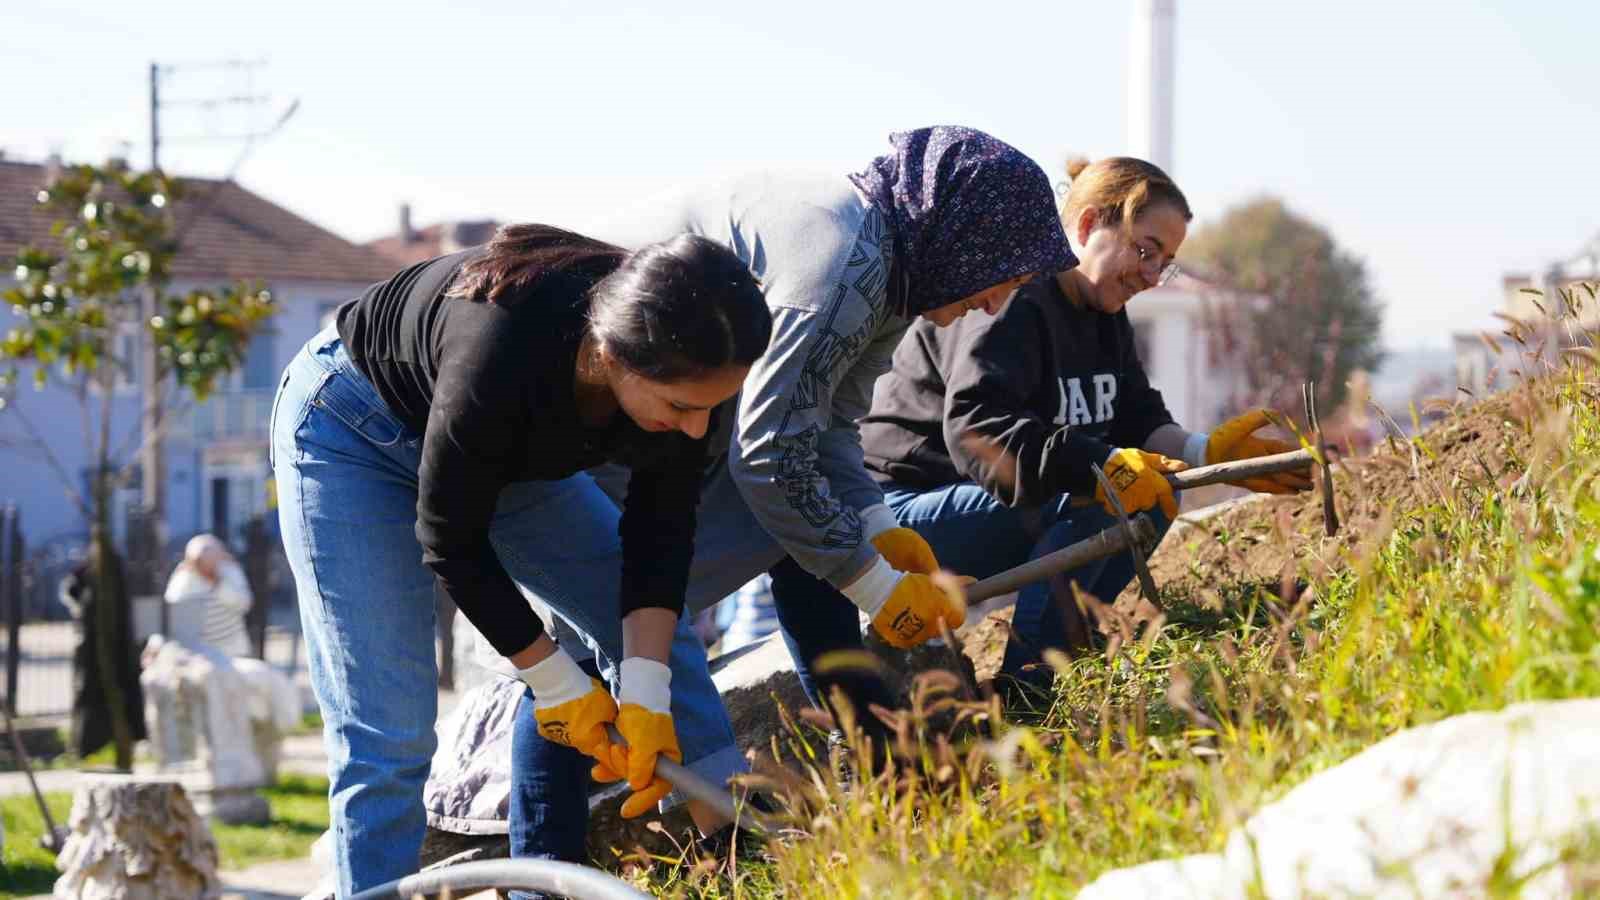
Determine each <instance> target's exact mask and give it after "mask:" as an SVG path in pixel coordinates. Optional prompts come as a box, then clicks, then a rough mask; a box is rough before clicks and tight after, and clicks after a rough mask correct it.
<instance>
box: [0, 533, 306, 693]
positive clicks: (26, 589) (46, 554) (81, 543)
mask: <svg viewBox="0 0 1600 900" xmlns="http://www.w3.org/2000/svg"><path fill="white" fill-rule="evenodd" d="M125 535H126V542H125V546H124V547H123V548H122V550H123V552H124V556H125V560H124V564H125V573H126V576H127V581H126V583H127V587H128V593H129V597H130V602H131V605H132V608H131V610H130V612H131V617H132V624H133V639H134V640H135V641H136V642H142V641H143V640H144V639H145V637H146V636H148V635H150V634H153V633H157V632H162V631H164V630H165V627H166V622H165V615H164V614H165V612H166V604H165V603H164V602H162V598H161V592H162V589H163V587H164V586H165V583H166V575H167V574H168V573H170V572H171V570H172V567H173V566H174V565H175V564H176V563H177V561H178V558H179V557H180V556H181V555H182V548H183V543H184V540H187V538H184V539H183V540H176V541H162V540H161V539H160V537H159V531H158V530H157V528H156V522H155V520H154V519H153V518H152V517H150V516H149V515H147V514H146V513H144V512H143V511H141V510H133V511H130V513H129V515H128V519H127V522H126V530H125ZM238 552H239V560H240V563H241V564H243V566H244V568H245V572H246V574H247V576H248V577H249V580H250V583H251V588H252V590H253V592H254V593H255V596H256V604H255V608H253V609H252V610H251V612H250V614H249V615H248V617H247V619H246V624H247V628H248V630H249V633H250V637H251V641H252V643H253V644H254V645H255V646H256V647H257V648H259V649H258V651H257V652H258V655H259V656H260V657H261V658H263V659H265V660H267V661H268V662H270V663H273V664H274V665H275V666H277V667H278V668H279V669H280V670H282V671H284V672H286V673H287V674H289V675H290V677H292V678H297V679H303V677H304V675H303V672H302V671H301V670H302V668H303V666H304V658H303V650H302V649H301V646H300V643H301V642H300V634H299V627H298V620H297V618H296V617H295V615H294V607H293V597H294V594H293V585H292V580H291V579H290V577H289V575H288V565H287V561H286V560H284V559H283V550H282V547H281V546H280V545H279V544H278V541H277V538H276V536H275V535H272V534H269V533H268V532H267V529H266V528H265V527H264V523H261V522H256V523H251V525H250V527H248V528H247V529H246V536H245V546H243V547H240V548H238ZM87 555H88V536H87V535H86V534H83V533H81V532H71V533H64V534H59V535H53V536H51V537H48V538H46V539H44V540H42V541H39V542H37V543H36V544H34V545H33V546H29V544H28V542H26V541H25V540H24V537H23V526H22V517H21V513H20V511H19V510H18V509H17V508H16V506H14V505H5V506H0V661H3V663H4V670H3V685H0V687H3V689H4V697H3V702H4V703H5V704H6V708H7V710H8V711H9V712H10V713H11V714H12V715H17V716H36V717H56V716H65V715H68V714H69V713H71V711H72V701H73V653H74V651H75V650H76V648H77V646H78V644H79V642H80V640H81V624H80V622H79V621H78V619H77V618H76V615H75V613H74V611H73V610H72V609H71V607H70V603H69V602H66V601H64V600H63V598H62V596H61V594H60V586H61V582H62V580H63V579H65V578H66V577H67V575H69V574H70V573H71V572H72V571H73V570H74V569H76V568H78V567H79V566H81V565H82V564H83V562H84V560H85V559H86V558H87Z"/></svg>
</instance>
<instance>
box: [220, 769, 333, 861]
mask: <svg viewBox="0 0 1600 900" xmlns="http://www.w3.org/2000/svg"><path fill="white" fill-rule="evenodd" d="M262 794H264V795H265V796H266V798H267V802H268V803H270V804H271V805H272V820H271V821H270V822H267V823H266V824H265V825H213V826H211V833H212V834H213V835H215V836H216V838H217V849H218V851H219V852H220V853H221V856H222V867H223V868H224V869H242V868H244V867H246V866H253V865H255V864H256V863H260V862H268V861H270V860H275V859H300V858H302V857H306V856H309V855H311V844H312V842H314V841H315V840H316V839H317V838H318V837H320V836H321V835H322V832H324V831H326V830H327V828H328V779H326V778H322V777H320V776H319V777H307V776H304V775H285V776H283V777H281V778H279V779H278V783H277V784H276V785H275V786H273V787H270V788H267V789H266V790H264V791H262Z"/></svg>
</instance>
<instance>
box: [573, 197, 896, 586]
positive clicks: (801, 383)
mask: <svg viewBox="0 0 1600 900" xmlns="http://www.w3.org/2000/svg"><path fill="white" fill-rule="evenodd" d="M685 231H688V232H693V233H695V234H701V235H704V236H706V237H709V238H711V239H712V240H715V241H718V242H720V243H723V244H726V245H727V246H729V247H731V248H733V250H734V252H735V253H737V254H738V255H739V257H740V258H741V259H743V260H744V261H745V263H746V264H747V265H749V266H750V270H751V271H752V272H753V273H754V274H755V276H756V277H757V278H758V279H760V281H761V283H762V286H763V288H764V290H765V292H766V297H767V306H768V307H769V308H770V309H771V310H772V343H771V345H770V346H769V348H768V350H767V353H766V355H765V356H763V357H762V358H761V360H760V361H758V362H757V363H756V365H755V366H754V368H752V369H751V371H750V375H749V377H748V378H746V379H745V383H744V389H743V391H742V392H741V394H740V395H739V396H738V397H736V398H735V399H734V400H733V401H730V402H731V403H732V404H734V405H735V406H736V412H735V413H734V414H733V415H731V416H730V415H729V414H728V411H727V410H726V409H725V410H724V411H723V414H722V415H721V416H720V418H721V419H722V421H723V422H724V424H725V425H726V424H731V425H732V428H731V434H730V435H729V443H727V444H726V445H725V446H726V447H727V449H728V451H729V457H728V467H727V470H726V471H727V473H728V475H727V476H725V477H731V478H732V479H733V481H734V484H735V485H736V486H737V487H738V489H739V493H740V494H741V495H742V496H743V497H744V499H745V502H746V503H748V504H749V505H750V509H751V511H752V512H753V513H754V514H755V516H756V519H757V520H758V521H760V522H761V524H762V525H763V527H765V528H766V530H767V531H768V532H769V533H770V534H771V535H772V536H773V537H774V538H775V539H777V541H778V542H779V543H780V544H781V545H782V546H783V548H784V550H786V551H787V552H788V553H789V554H790V555H791V556H793V557H794V559H795V561H796V562H798V563H800V565H801V566H803V567H804V568H805V569H806V570H807V571H809V572H811V573H812V574H814V575H816V576H818V577H820V578H824V579H827V580H828V581H829V582H830V583H832V584H834V585H836V586H838V585H843V584H846V583H848V582H850V581H851V580H852V579H853V578H855V577H856V576H857V575H858V574H860V573H861V572H862V570H864V569H865V568H866V567H867V566H868V564H869V563H871V562H872V560H873V559H874V558H875V557H876V556H877V551H876V550H875V549H874V548H873V547H872V545H871V543H870V542H868V541H866V540H863V532H864V529H863V520H862V516H861V511H862V510H865V509H868V508H869V507H872V506H875V505H878V504H881V503H882V502H883V492H882V490H881V489H880V488H879V487H878V486H877V484H875V483H874V482H873V480H872V478H871V477H870V476H869V475H868V474H867V472H866V470H865V468H864V467H863V465H862V453H861V439H860V435H859V433H858V431H857V427H856V420H857V419H859V418H860V417H861V416H863V415H865V414H866V412H867V409H868V407H869V405H870V403H871V399H872V385H873V382H874V381H876V380H877V378H878V376H879V375H882V374H883V373H884V372H887V371H888V370H889V365H890V360H891V358H892V356H893V353H894V348H895V345H896V344H897V343H899V341H900V336H901V335H902V334H904V332H905V330H906V327H907V326H908V325H909V324H910V321H909V320H908V319H905V318H901V317H899V316H895V315H893V314H891V313H890V312H889V304H888V299H887V293H886V290H887V287H888V283H889V264H890V254H891V246H890V240H889V236H888V234H887V233H886V225H885V222H884V217H883V216H882V214H880V213H879V212H878V210H877V209H875V208H874V207H872V206H871V205H869V204H868V203H867V202H866V201H865V199H863V198H862V196H861V195H860V193H859V192H858V191H857V190H856V188H855V187H854V186H853V185H852V184H851V183H850V180H849V179H848V178H846V177H845V176H843V175H811V174H786V173H761V174H756V175H750V176H745V177H742V178H737V179H734V180H731V181H727V182H722V183H718V184H715V185H712V186H709V187H705V188H701V189H696V190H689V191H685V192H681V193H679V194H678V195H676V196H674V197H672V198H669V199H667V200H665V201H662V200H656V201H653V202H651V203H650V204H648V206H647V207H646V208H645V209H644V210H642V211H641V212H640V214H638V215H633V216H629V217H628V218H627V219H626V220H625V221H618V222H616V223H614V224H612V225H609V226H601V227H599V228H597V229H594V230H592V232H591V233H592V235H593V236H594V237H597V238H600V239H602V240H607V241H611V242H612V243H615V244H618V245H620V246H623V247H629V248H633V247H638V246H640V245H642V244H646V243H650V242H652V241H659V240H664V239H666V238H669V237H672V236H673V235H676V234H680V233H682V232H685ZM714 446H717V445H715V444H714Z"/></svg>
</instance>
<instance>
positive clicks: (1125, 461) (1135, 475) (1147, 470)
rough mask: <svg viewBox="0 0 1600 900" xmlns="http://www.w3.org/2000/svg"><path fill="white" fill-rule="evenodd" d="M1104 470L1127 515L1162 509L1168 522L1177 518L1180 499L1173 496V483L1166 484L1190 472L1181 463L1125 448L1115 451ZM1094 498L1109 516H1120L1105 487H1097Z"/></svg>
mask: <svg viewBox="0 0 1600 900" xmlns="http://www.w3.org/2000/svg"><path fill="white" fill-rule="evenodd" d="M1101 468H1102V470H1103V471H1104V472H1105V475H1106V481H1109V482H1110V483H1111V488H1112V490H1114V491H1116V492H1117V500H1118V501H1120V502H1121V504H1122V508H1123V509H1124V510H1126V511H1127V513H1128V515H1130V516H1131V515H1133V514H1134V513H1136V512H1143V511H1144V510H1147V509H1150V508H1152V507H1155V506H1160V507H1161V511H1162V512H1164V513H1166V514H1167V519H1168V520H1169V521H1170V520H1172V519H1176V518H1177V517H1178V498H1177V497H1176V496H1175V495H1174V494H1173V492H1172V482H1170V481H1168V480H1167V475H1169V474H1173V473H1176V472H1181V471H1183V470H1184V469H1186V468H1188V466H1186V465H1184V464H1183V462H1182V461H1180V460H1176V459H1168V458H1167V457H1165V456H1162V455H1161V454H1159V453H1151V452H1150V451H1148V450H1139V449H1137V448H1128V447H1124V448H1121V449H1118V450H1116V451H1113V452H1112V454H1111V456H1110V457H1108V458H1107V459H1106V461H1105V465H1104V466H1102V467H1101ZM1094 498H1095V499H1096V500H1099V501H1100V505H1101V506H1102V507H1104V508H1105V511H1106V514H1107V515H1110V516H1115V515H1116V514H1117V508H1116V506H1114V505H1113V504H1112V503H1111V501H1110V500H1109V499H1108V498H1107V497H1106V489H1105V485H1103V484H1097V485H1095V488H1094Z"/></svg>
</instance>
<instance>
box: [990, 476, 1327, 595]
mask: <svg viewBox="0 0 1600 900" xmlns="http://www.w3.org/2000/svg"><path fill="white" fill-rule="evenodd" d="M1316 465H1319V463H1318V462H1317V458H1316V455H1315V454H1313V453H1312V452H1311V451H1310V450H1305V449H1300V450H1290V451H1288V452H1287V453H1274V454H1273V455H1271V456H1258V457H1255V458H1254V459H1241V460H1237V461H1234V462H1223V463H1216V464H1214V465H1209V466H1197V467H1195V468H1193V469H1184V470H1183V471H1182V472H1176V473H1174V474H1171V475H1168V476H1167V480H1168V481H1170V482H1172V486H1173V487H1174V488H1177V489H1180V490H1181V489H1183V488H1195V487H1204V486H1205V485H1208V484H1221V483H1223V482H1227V481H1241V480H1243V479H1246V478H1259V477H1261V476H1263V475H1276V474H1278V473H1279V472H1293V471H1296V470H1298V469H1305V468H1309V467H1312V466H1316ZM1329 481H1330V479H1326V478H1325V479H1324V480H1323V484H1324V491H1325V492H1326V491H1327V487H1326V485H1327V484H1328V483H1329ZM1323 500H1324V502H1325V503H1328V504H1330V505H1331V496H1328V495H1326V494H1325V496H1324V497H1323ZM1096 502H1097V501H1095V500H1091V499H1088V498H1084V499H1080V500H1075V501H1073V505H1075V506H1088V505H1091V504H1094V503H1096ZM1127 523H1128V526H1129V528H1131V530H1132V533H1133V536H1134V539H1135V540H1137V541H1138V542H1139V543H1140V544H1142V545H1143V546H1144V549H1145V551H1146V552H1148V551H1149V548H1150V546H1151V545H1152V544H1154V543H1155V538H1156V528H1155V523H1153V522H1151V521H1150V517H1149V516H1146V515H1144V514H1143V513H1138V514H1136V515H1134V516H1132V517H1131V518H1130V519H1128V520H1127ZM1126 535H1127V532H1126V531H1124V529H1123V526H1122V523H1121V522H1120V521H1119V522H1118V523H1117V524H1116V525H1113V526H1111V527H1110V528H1107V529H1105V530H1104V531H1102V532H1100V533H1099V534H1096V535H1094V536H1093V537H1090V538H1087V539H1085V540H1082V541H1079V542H1077V543H1076V544H1073V545H1071V546H1069V547H1063V548H1061V549H1060V550H1057V551H1055V552H1053V553H1047V554H1045V555H1044V556H1041V557H1039V558H1038V559H1034V560H1029V561H1028V562H1025V563H1023V564H1022V565H1020V566H1017V567H1016V568H1012V569H1007V570H1005V571H1004V572H1001V573H1000V574H998V575H991V576H990V577H988V578H985V579H983V580H982V581H976V582H973V583H972V584H970V585H967V602H968V603H977V602H979V601H982V600H988V599H990V598H991V597H998V596H1000V595H1002V594H1009V593H1011V592H1012V591H1014V590H1016V589H1018V588H1020V587H1023V586H1025V585H1029V584H1032V583H1033V582H1035V581H1043V580H1044V579H1046V578H1049V577H1050V576H1051V575H1055V574H1057V573H1058V572H1067V571H1070V570H1072V569H1076V568H1077V567H1078V566H1081V565H1083V564H1085V563H1090V562H1094V561H1095V560H1097V559H1104V558H1106V557H1108V556H1112V555H1114V554H1117V553H1121V552H1123V551H1124V550H1127V549H1128V539H1127V536H1126Z"/></svg>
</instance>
